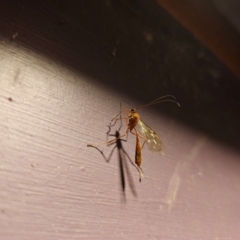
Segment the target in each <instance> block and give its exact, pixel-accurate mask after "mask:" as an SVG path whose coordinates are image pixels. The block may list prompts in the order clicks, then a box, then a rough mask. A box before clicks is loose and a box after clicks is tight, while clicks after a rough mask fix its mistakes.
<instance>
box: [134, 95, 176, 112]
mask: <svg viewBox="0 0 240 240" xmlns="http://www.w3.org/2000/svg"><path fill="white" fill-rule="evenodd" d="M175 99H176V98H175V97H174V96H173V95H165V96H162V97H159V98H157V99H155V100H153V101H152V102H150V103H148V104H146V105H144V106H142V107H139V108H145V107H148V106H151V105H154V104H157V103H162V102H174V103H176V104H177V105H178V106H179V107H180V103H179V102H177V101H175ZM139 108H137V109H139Z"/></svg>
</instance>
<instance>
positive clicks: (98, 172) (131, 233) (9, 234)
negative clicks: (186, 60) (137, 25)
mask: <svg viewBox="0 0 240 240" xmlns="http://www.w3.org/2000/svg"><path fill="white" fill-rule="evenodd" d="M109 2H110V1H109ZM109 2H108V1H106V4H109ZM110 3H111V2H110ZM4 6H5V7H6V5H4ZM106 6H108V5H106ZM28 7H29V6H28V5H26V6H25V9H28ZM48 8H49V9H52V11H53V18H54V17H56V13H55V12H54V10H53V8H51V6H48ZM10 9H13V10H14V7H13V8H10ZM20 9H21V8H20ZM138 9H141V8H140V6H139V8H138ZM130 10H131V8H130ZM8 11H10V10H9V9H8ZM19 11H20V10H19ZM21 11H22V10H21ZM13 12H14V11H13ZM50 12H51V11H50ZM15 13H16V14H20V13H17V12H15ZM41 13H42V12H41V8H40V10H36V13H35V14H34V15H36V14H41ZM71 13H72V12H71ZM48 14H49V12H48ZM64 14H66V13H64ZM70 15H71V14H70ZM20 16H21V14H20ZM72 16H73V18H74V17H76V16H75V15H74V14H73V15H72ZM15 17H16V16H15ZM10 18H12V19H13V18H14V17H13V15H11V17H10ZM32 18H33V20H34V17H33V16H32ZM16 19H18V18H17V17H16ZM22 19H23V20H22V21H23V23H20V24H19V25H18V27H19V29H18V30H16V29H14V33H15V32H21V31H22V33H23V32H24V30H23V29H24V28H22V29H21V26H25V25H24V17H23V18H22ZM70 19H71V18H70ZM134 19H135V18H134ZM32 22H33V21H32ZM32 22H31V23H28V24H32ZM4 24H6V25H7V24H8V23H2V25H1V26H3V25H4ZM21 24H22V25H21ZM51 24H52V23H51ZM51 24H50V25H49V26H52V25H51ZM33 25H34V24H33ZM73 25H74V24H73ZM40 26H42V25H40ZM44 26H47V25H44ZM35 27H36V28H35V30H36V29H38V31H40V29H41V27H39V28H38V24H36V26H35ZM118 27H119V26H118ZM119 28H120V29H121V27H119ZM35 30H34V28H33V30H32V31H35ZM28 31H30V30H28V29H27V28H26V30H25V33H28ZM84 31H87V30H84ZM84 31H83V32H84ZM6 32H7V30H6ZM6 32H5V35H3V36H1V43H0V56H1V58H0V106H1V107H0V132H1V134H0V201H1V204H0V236H1V239H4V240H18V239H21V240H26V239H46V240H50V239H138V240H139V239H218V240H221V239H224V240H230V239H238V238H239V237H240V235H239V227H240V220H239V207H240V206H239V192H240V178H239V175H240V161H239V152H238V151H237V150H236V149H237V148H236V144H237V143H235V144H231V141H229V142H228V141H227V139H228V136H229V135H227V134H225V135H224V136H223V137H222V138H221V141H218V142H217V141H216V140H214V138H217V137H216V136H218V135H214V134H213V132H211V131H210V133H209V132H207V131H206V129H205V131H199V130H198V129H197V128H194V127H192V126H197V125H194V124H192V125H191V126H190V125H189V126H188V124H186V122H184V121H183V119H184V118H183V119H182V120H181V121H179V120H178V118H179V119H180V117H179V116H181V114H182V112H185V111H189V118H190V119H192V118H191V114H190V113H192V114H193V112H190V110H191V108H194V106H195V104H196V103H197V104H196V106H195V107H197V106H198V104H202V105H204V104H205V103H204V101H198V98H197V97H198V92H197V90H196V93H195V94H196V95H195V97H196V98H195V99H194V98H192V102H191V101H190V102H189V103H188V105H187V104H186V98H185V94H184V92H180V93H178V91H177V90H176V88H174V87H173V94H175V95H177V98H178V100H179V101H180V102H181V103H183V104H182V107H181V108H180V109H179V108H178V107H177V106H175V105H174V104H171V103H166V104H161V105H159V106H156V107H153V108H146V109H141V110H140V111H139V112H140V114H141V117H142V119H143V120H144V121H145V122H146V123H147V124H148V125H150V126H151V127H152V128H153V129H154V130H155V131H156V132H157V133H159V135H160V137H161V139H162V141H163V143H164V145H165V148H166V154H165V156H161V155H158V154H155V153H152V152H150V151H149V150H148V149H147V148H145V147H144V149H143V164H142V168H143V170H144V172H145V174H146V176H147V178H144V179H143V180H142V182H141V183H139V181H138V172H137V171H136V169H135V168H134V167H133V166H131V165H130V164H129V163H128V168H129V170H130V174H131V176H132V179H133V182H132V185H133V186H132V187H133V189H134V191H135V192H136V196H135V195H134V194H133V191H132V189H131V187H130V184H131V182H129V179H128V178H126V194H125V197H126V198H125V199H124V195H123V193H122V189H121V183H120V181H121V180H120V171H119V163H118V155H117V151H115V152H114V153H113V156H112V158H111V160H110V162H109V163H106V162H105V160H104V159H103V157H102V156H101V154H100V153H99V152H98V151H96V150H95V149H93V148H87V144H88V143H94V142H99V141H105V139H106V132H107V130H108V129H107V124H108V123H109V121H110V120H111V119H112V118H113V117H114V116H115V115H116V114H117V113H118V110H119V102H120V101H123V102H124V103H123V104H124V105H126V107H128V108H132V107H136V106H139V105H141V104H143V103H144V102H143V101H145V100H146V99H148V100H149V101H150V100H152V99H153V98H154V97H158V96H159V95H163V94H164V93H165V92H159V95H156V92H154V90H156V91H157V92H158V90H159V89H158V88H161V86H162V87H163V89H164V84H166V83H167V81H166V82H164V80H163V81H162V82H158V84H155V86H156V87H155V88H156V89H154V87H153V92H151V91H150V90H149V89H150V87H149V89H148V88H144V90H145V92H144V91H143V88H141V89H140V88H139V86H138V85H137V84H136V83H137V80H138V76H136V77H134V76H133V75H131V77H132V79H133V80H132V82H130V80H129V79H127V80H126V81H125V80H123V87H122V89H121V91H118V88H117V86H118V85H117V84H119V82H118V83H116V85H114V84H115V82H114V81H113V80H111V79H114V77H117V75H119V74H120V75H121V74H123V75H124V64H123V63H124V61H122V60H121V51H122V54H123V56H125V55H124V51H123V49H122V50H119V49H118V45H115V47H116V46H117V49H118V50H119V51H120V53H118V52H116V54H119V55H116V56H111V54H110V55H107V54H105V55H104V54H103V59H102V62H99V61H97V60H98V54H100V53H101V51H102V53H106V51H105V50H106V48H107V47H106V45H104V44H103V45H102V46H104V48H103V50H99V48H98V50H94V51H92V52H91V49H92V47H93V46H94V44H93V43H94V41H95V40H92V41H90V44H88V45H85V46H86V48H87V49H88V51H89V54H90V53H92V54H93V55H94V56H96V58H94V57H93V58H92V59H91V60H92V61H90V60H89V61H85V62H84V61H81V60H82V59H84V56H85V55H84V54H86V52H84V50H83V52H81V51H79V49H78V50H76V55H75V56H77V57H79V59H80V60H79V59H78V58H77V57H76V61H77V64H79V69H80V70H79V69H77V68H75V67H74V66H75V65H74V63H73V64H72V65H70V64H69V63H70V62H71V61H72V59H71V57H69V59H66V61H65V62H62V61H61V60H62V58H61V57H62V56H63V55H64V54H65V53H64V49H66V53H69V52H71V51H70V50H69V48H68V43H69V42H68V41H66V39H64V41H63V42H62V43H61V44H62V48H59V49H58V48H54V50H53V51H56V54H59V55H58V56H59V59H60V60H59V59H58V60H59V61H57V60H56V59H54V57H50V56H49V55H51V54H49V55H48V54H46V52H45V54H42V53H40V52H39V51H34V49H33V48H28V47H27V45H28V44H27V40H29V41H31V37H32V36H33V35H26V36H24V37H23V35H21V33H19V34H18V35H17V36H16V38H15V39H13V40H12V41H9V39H10V38H11V36H12V35H10V38H9V39H7V38H6ZM46 32H51V28H50V29H48V28H47V31H46ZM56 32H57V30H56V31H55V34H56ZM35 34H37V36H39V35H38V34H41V33H38V32H37V31H36V32H35ZM88 34H90V33H88V32H87V33H86V32H85V33H84V34H83V35H84V36H86V35H88ZM53 35H54V34H53ZM54 36H55V35H54ZM90 36H91V37H90V38H89V39H95V38H94V37H93V36H92V35H91V34H90ZM144 36H146V35H144ZM45 37H46V36H45ZM18 38H20V39H19V42H18ZM83 38H84V37H83ZM37 39H38V40H39V38H37ZM46 39H47V37H46ZM46 39H45V40H46ZM49 39H50V40H49V44H50V45H51V44H53V40H52V39H51V37H50V38H49ZM143 39H145V40H144V41H145V42H146V41H147V42H148V41H149V35H148V38H143ZM146 39H147V40H146ZM150 39H151V38H150ZM40 40H41V39H40ZM24 41H25V45H24V44H23V42H24ZM36 41H37V40H36ZM59 41H60V40H59ZM175 41H176V42H177V40H175ZM191 41H193V40H191ZM40 42H41V41H40ZM138 43H139V42H138ZM29 44H30V45H31V43H29ZM41 44H42V45H41ZM41 44H40V45H41V46H42V47H43V48H44V47H46V46H47V43H46V41H43V42H42V43H41ZM45 44H46V45H45ZM56 44H59V43H58V42H56ZM81 44H84V41H83V42H81ZM85 44H87V43H85ZM91 44H93V45H91ZM148 44H149V43H148ZM179 44H180V43H179ZM23 46H24V47H23ZM31 46H32V45H31ZM57 46H58V45H57ZM140 46H141V45H138V47H137V48H138V49H139V51H140V50H141V49H142V48H141V47H140ZM36 48H37V46H36ZM110 49H111V51H109V52H110V53H111V52H115V50H114V49H115V48H114V45H113V48H110ZM49 51H50V53H51V51H52V50H51V48H49ZM85 51H86V49H85ZM143 51H144V52H145V50H143ZM204 51H205V50H204ZM61 54H63V55H61ZM71 54H72V55H74V54H75V53H74V52H71ZM141 54H143V56H145V55H144V53H141ZM207 54H209V53H207V51H206V56H209V55H207ZM118 56H119V58H118ZM65 57H66V58H67V57H68V54H66V55H65ZM81 57H82V58H81ZM163 57H164V56H163ZM168 57H170V55H168ZM185 57H186V55H185ZM206 58H207V57H206ZM212 58H213V57H212V56H210V57H209V59H212ZM87 59H88V58H87V57H86V58H85V59H84V60H87ZM89 59H90V57H89ZM213 59H214V58H213ZM214 61H216V62H217V60H214ZM166 62H167V60H166ZM216 62H214V64H215V66H217V67H216V71H218V72H219V75H221V74H223V72H224V71H226V72H227V70H221V68H218V63H216ZM77 64H76V65H77ZM84 64H85V65H87V66H88V70H89V72H90V69H92V71H93V74H92V75H91V74H87V72H83V71H82V68H84V66H85V65H84ZM101 64H102V65H101ZM104 64H105V65H104ZM137 64H138V63H137V62H133V65H132V67H133V68H137ZM208 64H209V65H206V66H209V68H210V65H211V64H212V63H211V61H210V63H208ZM214 64H213V65H214ZM102 66H105V68H104V69H102V70H101V67H102ZM166 66H168V63H166ZM211 66H212V65H211ZM182 67H183V66H182ZM146 69H147V68H146ZM100 70H101V71H100ZM108 70H109V71H108ZM168 70H169V71H170V69H168ZM205 70H206V69H204V71H205ZM127 71H130V70H129V69H128V68H127ZM144 71H145V70H144ZM146 71H147V70H146ZM204 71H203V73H202V76H203V77H205V75H204ZM216 71H215V73H216ZM155 73H156V74H158V71H156V72H155ZM208 73H209V72H208ZM208 73H207V74H208ZM227 73H228V72H227ZM98 74H99V75H100V77H99V78H102V79H104V76H105V80H104V81H105V82H104V81H103V80H102V81H100V80H99V79H98V78H97V77H96V76H95V75H98ZM136 74H137V71H136ZM146 74H147V73H146ZM174 74H176V72H174ZM228 74H229V76H230V77H229V79H230V80H229V81H230V83H231V81H232V82H234V79H235V78H234V77H232V76H231V73H228ZM219 75H218V74H217V75H216V74H215V75H214V77H215V83H216V82H217V81H220V80H221V77H219V79H220V80H219V79H218V76H219ZM223 75H224V74H223ZM171 76H173V75H171ZM159 77H160V76H158V77H157V78H159ZM119 78H120V77H119ZM175 78H177V75H175ZM186 79H187V77H186ZM107 83H109V84H107ZM127 83H128V84H127ZM134 83H135V84H134ZM139 84H140V85H141V84H142V83H141V82H139ZM148 84H150V85H154V82H153V80H152V79H149V82H148ZM120 85H121V84H120ZM114 86H116V88H115V87H114ZM134 86H137V87H136V88H137V89H136V88H134ZM124 88H125V89H126V91H123V89H124ZM170 89H171V85H169V88H168V90H170ZM131 90H132V93H133V94H132V95H131V96H130V94H129V92H131ZM164 90H166V89H164ZM135 91H136V92H138V93H142V95H143V96H142V98H143V99H144V100H143V101H140V99H139V98H138V97H137V95H136V93H135ZM206 91H207V90H206ZM215 91H216V92H214V93H213V96H212V99H213V102H214V104H216V103H218V101H217V100H218V94H219V93H221V91H222V89H221V90H219V92H218V90H215ZM167 93H169V92H167ZM176 93H177V94H176ZM214 94H215V95H216V97H215V95H214ZM206 96H209V95H207V93H205V97H206ZM184 103H185V104H184ZM211 103H212V102H211ZM204 106H205V109H206V112H205V113H206V115H205V118H206V119H207V117H209V116H211V114H210V115H208V109H207V108H208V106H206V105H204ZM210 106H211V104H209V107H210ZM222 107H223V109H224V107H225V105H222ZM216 108H217V107H216ZM200 110H201V109H200ZM216 111H217V110H216ZM229 111H230V110H229ZM209 119H210V120H209V124H210V123H212V120H211V118H210V117H209ZM202 120H203V122H204V118H203V119H202ZM225 120H226V119H225ZM222 121H223V120H222ZM206 122H207V121H206ZM206 122H204V123H206ZM220 123H221V120H219V122H217V121H216V125H218V126H215V127H216V129H218V128H217V127H220ZM232 124H233V126H236V125H234V124H235V122H234V121H233V123H232ZM190 127H191V128H190ZM235 129H236V130H235V131H236V132H237V131H239V130H238V129H237V128H235ZM114 130H115V129H113V132H114ZM232 134H234V133H232ZM232 141H233V140H232ZM227 143H228V144H227ZM123 146H124V149H125V150H126V152H127V153H128V154H129V156H130V158H131V159H132V160H134V154H135V137H134V136H131V135H130V136H129V138H128V141H127V142H126V143H124V142H123ZM111 149H112V147H106V146H102V147H101V150H103V151H104V153H106V154H107V155H108V154H109V153H110V151H111ZM126 162H127V161H126Z"/></svg>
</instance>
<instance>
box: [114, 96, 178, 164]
mask: <svg viewBox="0 0 240 240" xmlns="http://www.w3.org/2000/svg"><path fill="white" fill-rule="evenodd" d="M161 102H174V103H176V104H177V105H178V106H179V107H180V104H179V103H178V102H177V101H176V100H175V97H174V96H172V95H166V96H163V97H160V98H157V99H155V100H154V101H152V102H150V103H148V104H146V105H144V106H142V107H140V108H143V107H147V106H150V105H153V104H157V103H161ZM137 109H139V108H134V109H131V110H128V109H125V111H126V115H127V116H128V118H125V119H126V124H127V129H126V130H125V134H124V135H122V136H121V137H124V136H127V135H128V132H129V131H130V132H131V133H132V134H134V135H136V136H137V137H136V138H137V142H138V141H139V138H143V139H144V140H145V141H146V143H147V145H148V148H149V149H150V150H152V151H155V152H159V153H161V154H164V147H163V143H162V142H161V140H160V138H159V137H158V135H157V134H156V132H155V131H153V130H152V129H151V128H150V127H149V126H147V125H146V124H145V123H144V122H143V121H142V120H141V119H140V115H139V114H138V112H137ZM123 111H124V110H123ZM121 112H122V111H121ZM121 112H120V113H119V114H118V115H117V116H116V117H115V118H114V119H112V121H115V122H114V124H112V125H111V126H113V125H115V123H116V121H117V120H119V119H120V118H117V117H118V116H119V115H120V114H121ZM121 119H122V118H121ZM133 129H134V130H135V132H132V130H133ZM139 142H140V141H139ZM136 144H137V143H136ZM144 144H145V142H144ZM144 144H143V145H144ZM137 146H138V144H137V145H136V149H137ZM139 149H140V148H139ZM135 160H136V159H135Z"/></svg>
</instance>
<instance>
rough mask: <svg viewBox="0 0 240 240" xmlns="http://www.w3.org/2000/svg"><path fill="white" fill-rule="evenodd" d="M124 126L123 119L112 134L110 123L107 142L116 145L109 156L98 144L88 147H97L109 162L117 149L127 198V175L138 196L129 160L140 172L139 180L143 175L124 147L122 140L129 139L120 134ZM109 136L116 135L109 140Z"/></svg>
mask: <svg viewBox="0 0 240 240" xmlns="http://www.w3.org/2000/svg"><path fill="white" fill-rule="evenodd" d="M121 127H122V121H121V125H120V127H119V129H118V130H116V132H115V134H110V132H111V130H112V128H111V125H108V128H109V129H108V132H107V133H106V134H107V141H106V144H107V145H108V146H112V145H115V146H114V147H113V149H112V150H111V152H110V153H109V156H108V157H106V155H105V154H104V153H103V151H101V150H100V149H99V148H98V147H97V146H94V145H92V144H88V147H93V148H95V149H97V150H98V151H99V152H100V153H101V154H102V156H103V158H104V159H105V161H106V162H109V161H110V160H111V158H112V155H113V153H114V150H115V149H117V152H118V160H119V169H120V180H121V187H122V192H123V195H124V199H125V189H126V177H125V176H127V179H128V182H129V186H130V189H131V192H132V194H133V195H134V196H135V197H137V193H136V190H135V187H134V181H133V178H132V175H131V172H130V170H129V166H128V161H127V159H128V160H129V162H130V163H131V164H132V165H133V166H134V167H135V168H136V169H137V171H138V172H139V176H140V177H139V181H141V176H142V172H141V171H140V169H139V168H138V167H137V166H136V165H135V164H134V163H133V161H132V160H131V158H130V157H129V155H128V153H127V152H126V151H125V149H124V148H123V145H122V142H126V141H127V139H122V138H121V135H120V130H121ZM109 137H114V139H112V140H110V141H109V140H108V138H109Z"/></svg>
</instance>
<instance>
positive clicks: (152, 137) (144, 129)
mask: <svg viewBox="0 0 240 240" xmlns="http://www.w3.org/2000/svg"><path fill="white" fill-rule="evenodd" d="M137 130H138V132H139V134H140V135H142V136H143V137H145V138H146V143H147V145H148V148H149V149H150V150H152V151H155V152H159V153H161V154H164V146H163V144H162V142H161V140H160V138H159V137H158V135H157V134H156V133H155V132H154V131H153V130H152V129H151V128H150V127H149V126H147V125H146V124H145V123H144V122H142V121H141V120H139V121H138V124H137Z"/></svg>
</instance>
